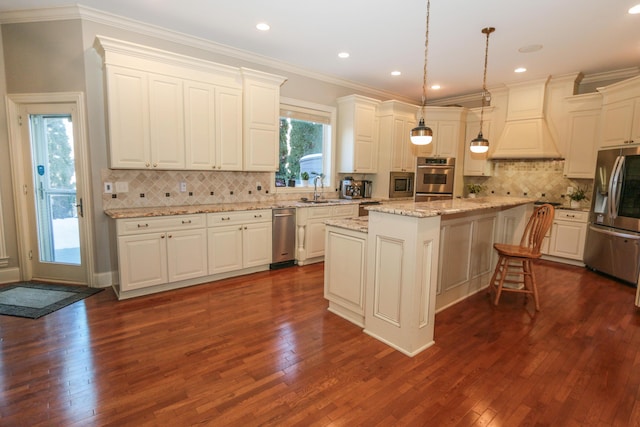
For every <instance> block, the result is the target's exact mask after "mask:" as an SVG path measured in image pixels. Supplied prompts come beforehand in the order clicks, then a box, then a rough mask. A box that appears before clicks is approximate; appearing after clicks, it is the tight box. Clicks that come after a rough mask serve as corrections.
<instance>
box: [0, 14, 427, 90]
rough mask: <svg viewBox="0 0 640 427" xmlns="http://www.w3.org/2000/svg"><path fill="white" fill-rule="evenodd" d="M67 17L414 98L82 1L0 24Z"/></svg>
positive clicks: (1, 19)
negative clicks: (131, 17)
mask: <svg viewBox="0 0 640 427" xmlns="http://www.w3.org/2000/svg"><path fill="white" fill-rule="evenodd" d="M68 19H81V20H85V21H90V22H94V23H97V24H102V25H107V26H110V27H114V28H119V29H121V30H126V31H132V32H135V33H139V34H143V35H146V36H151V37H155V38H158V39H161V40H165V41H169V42H173V43H176V44H180V45H183V46H188V47H192V48H198V49H202V50H204V51H207V52H212V53H215V54H219V55H224V56H228V57H231V58H234V59H239V60H242V61H247V62H249V63H251V64H259V65H262V66H265V67H270V68H274V69H277V70H279V71H285V72H288V73H293V74H297V75H300V76H304V77H309V78H312V79H315V80H319V81H323V82H325V83H330V84H334V85H337V86H342V87H347V88H350V89H353V90H355V91H359V92H365V93H368V94H370V95H375V96H378V97H381V98H384V99H397V100H400V101H405V102H409V103H412V102H415V100H414V99H411V98H408V97H406V96H403V95H400V94H397V93H394V92H390V91H386V90H381V89H377V88H373V87H370V86H367V85H363V84H360V83H357V82H354V81H351V80H347V79H342V78H339V77H335V76H331V75H327V74H322V73H318V72H315V71H312V70H308V69H306V68H302V67H298V66H295V65H292V64H289V63H286V62H283V61H278V60H275V59H273V58H269V57H266V56H263V55H260V54H257V53H254V52H249V51H246V50H242V49H238V48H234V47H231V46H228V45H224V44H221V43H216V42H213V41H210V40H206V39H203V38H200V37H194V36H190V35H187V34H184V33H180V32H177V31H172V30H169V29H166V28H163V27H160V26H157V25H152V24H147V23H144V22H141V21H137V20H134V19H130V18H126V17H123V16H120V15H115V14H112V13H109V12H104V11H101V10H98V9H94V8H91V7H87V6H82V5H74V6H59V7H49V8H39V9H21V10H14V11H7V12H2V13H0V24H16V23H29V22H42V21H61V20H68Z"/></svg>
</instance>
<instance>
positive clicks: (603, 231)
mask: <svg viewBox="0 0 640 427" xmlns="http://www.w3.org/2000/svg"><path fill="white" fill-rule="evenodd" d="M589 229H590V230H591V231H594V232H596V233H601V234H606V235H609V236H614V237H622V238H623V239H630V240H640V235H637V234H627V233H621V232H619V231H612V230H608V229H604V228H601V227H594V226H593V225H589Z"/></svg>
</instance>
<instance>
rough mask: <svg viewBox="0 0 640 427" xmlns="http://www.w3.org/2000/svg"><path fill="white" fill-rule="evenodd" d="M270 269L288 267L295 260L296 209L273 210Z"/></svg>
mask: <svg viewBox="0 0 640 427" xmlns="http://www.w3.org/2000/svg"><path fill="white" fill-rule="evenodd" d="M272 226H273V231H272V239H273V240H272V243H271V245H272V246H271V247H272V251H271V256H272V258H271V265H270V268H271V269H272V270H273V269H276V268H282V267H289V266H292V265H294V264H295V262H296V260H295V258H296V209H295V208H277V209H273V218H272Z"/></svg>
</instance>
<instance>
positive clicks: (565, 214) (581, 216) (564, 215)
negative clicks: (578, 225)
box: [555, 209, 589, 222]
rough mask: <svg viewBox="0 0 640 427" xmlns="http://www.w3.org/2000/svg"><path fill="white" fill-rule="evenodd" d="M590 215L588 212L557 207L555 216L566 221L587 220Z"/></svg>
mask: <svg viewBox="0 0 640 427" xmlns="http://www.w3.org/2000/svg"><path fill="white" fill-rule="evenodd" d="M588 216H589V213H588V212H583V211H570V210H564V209H557V210H556V215H555V218H556V219H561V220H564V221H576V222H587V218H588Z"/></svg>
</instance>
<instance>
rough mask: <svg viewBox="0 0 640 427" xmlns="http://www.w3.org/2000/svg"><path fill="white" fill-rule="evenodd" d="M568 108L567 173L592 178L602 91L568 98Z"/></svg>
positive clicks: (598, 134) (571, 175) (598, 139)
mask: <svg viewBox="0 0 640 427" xmlns="http://www.w3.org/2000/svg"><path fill="white" fill-rule="evenodd" d="M567 105H568V109H569V116H568V128H567V133H568V136H567V141H568V146H567V154H566V156H565V162H564V176H566V177H567V178H586V179H593V174H594V171H595V169H596V154H597V151H598V143H599V142H600V121H601V111H602V108H601V107H602V95H600V94H599V93H593V94H584V95H576V96H572V97H569V98H567Z"/></svg>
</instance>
